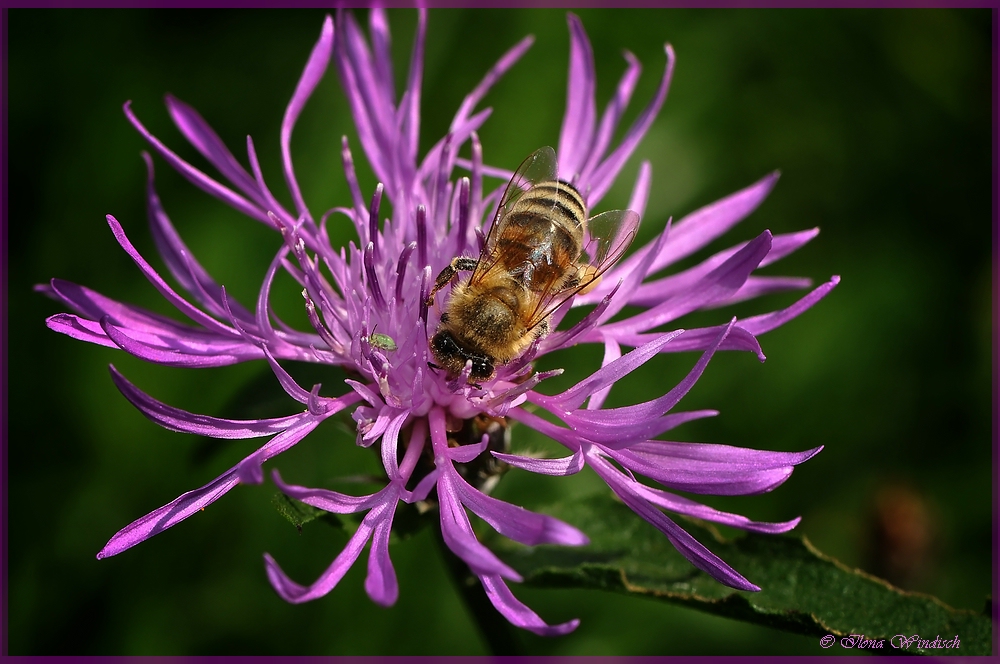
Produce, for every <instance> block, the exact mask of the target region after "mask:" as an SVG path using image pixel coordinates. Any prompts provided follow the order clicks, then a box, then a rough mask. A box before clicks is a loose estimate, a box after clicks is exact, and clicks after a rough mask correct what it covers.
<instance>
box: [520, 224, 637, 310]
mask: <svg viewBox="0 0 1000 664" xmlns="http://www.w3.org/2000/svg"><path fill="white" fill-rule="evenodd" d="M638 228H639V215H638V214H637V213H636V212H633V211H632V210H609V211H608V212H602V213H601V214H599V215H596V216H594V217H591V218H590V219H588V220H587V232H586V234H585V235H584V249H583V254H582V255H581V256H580V263H579V264H580V265H581V266H584V269H581V270H580V273H579V279H580V281H579V282H578V283H576V284H574V285H573V287H572V288H568V289H566V290H556V288H557V286H558V284H557V283H556V281H555V280H554V281H553V282H552V283H550V284H547V285H546V288H545V289H544V291H543V292H542V294H541V296H540V297H539V299H538V303H537V305H536V306H535V310H534V311H533V312H532V314H531V318H530V322H529V323H528V329H529V330H530V329H532V328H534V327H535V326H537V325H538V324H539V323H541V322H542V321H543V320H545V319H546V318H548V317H549V315H550V314H551V313H552V312H553V311H555V310H556V309H558V308H559V307H561V306H562V305H563V303H564V302H566V300H568V299H569V298H571V297H573V296H574V295H576V294H577V293H579V292H580V291H582V290H584V289H585V288H587V286H590V285H591V284H593V283H594V282H595V281H597V280H598V279H600V278H601V275H603V274H604V273H605V272H607V271H608V268H610V267H611V266H612V265H614V264H615V263H616V262H617V261H618V259H619V258H621V257H622V255H623V254H624V253H625V251H626V250H627V249H628V247H629V245H630V244H632V240H633V239H634V238H635V234H636V231H637V230H638Z"/></svg>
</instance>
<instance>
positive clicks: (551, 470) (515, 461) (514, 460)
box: [492, 450, 584, 476]
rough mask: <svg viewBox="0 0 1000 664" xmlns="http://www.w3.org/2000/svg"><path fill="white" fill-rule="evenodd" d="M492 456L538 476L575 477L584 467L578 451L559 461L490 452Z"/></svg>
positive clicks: (580, 452) (580, 453) (581, 453)
mask: <svg viewBox="0 0 1000 664" xmlns="http://www.w3.org/2000/svg"><path fill="white" fill-rule="evenodd" d="M492 454H493V456H495V457H496V458H498V459H500V460H501V461H503V462H505V463H507V464H510V465H511V466H514V467H515V468H521V469H523V470H527V471H528V472H531V473H538V474H539V475H558V476H565V475H575V474H576V473H578V472H580V471H581V470H582V469H583V466H584V462H583V452H582V451H580V450H577V451H576V452H574V453H573V454H572V455H570V456H568V457H562V458H561V459H535V458H533V457H526V456H518V455H516V454H503V453H502V452H492Z"/></svg>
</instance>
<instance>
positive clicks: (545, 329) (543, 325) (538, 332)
mask: <svg viewBox="0 0 1000 664" xmlns="http://www.w3.org/2000/svg"><path fill="white" fill-rule="evenodd" d="M548 333H549V321H548V319H545V320H543V321H542V322H540V323H539V324H538V325H536V326H535V339H541V338H542V337H544V336H545V335H546V334H548Z"/></svg>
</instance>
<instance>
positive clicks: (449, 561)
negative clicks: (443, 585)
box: [433, 528, 524, 655]
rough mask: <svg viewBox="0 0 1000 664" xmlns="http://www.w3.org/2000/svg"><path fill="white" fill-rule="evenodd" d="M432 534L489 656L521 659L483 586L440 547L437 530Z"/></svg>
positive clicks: (511, 631)
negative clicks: (516, 656) (507, 656)
mask: <svg viewBox="0 0 1000 664" xmlns="http://www.w3.org/2000/svg"><path fill="white" fill-rule="evenodd" d="M433 530H434V534H435V539H436V540H437V543H438V548H439V549H440V550H441V555H442V557H443V558H444V563H445V568H446V569H447V570H448V575H449V576H450V577H451V580H452V582H453V583H454V584H455V588H456V589H457V590H458V593H459V595H461V596H462V601H463V602H464V603H465V607H466V608H467V609H468V611H469V615H470V616H472V620H473V622H475V623H476V625H477V626H478V627H479V632H480V634H482V636H483V639H485V640H486V645H487V648H489V650H490V653H491V654H493V655H523V654H524V652H523V651H522V648H521V644H520V642H519V641H518V640H517V637H516V635H515V633H514V627H513V626H512V625H511V624H510V623H509V622H507V619H506V618H504V617H503V616H502V615H501V614H500V612H498V611H497V610H496V608H495V607H494V606H493V603H492V602H490V599H489V597H487V596H486V591H485V590H483V584H482V583H480V582H479V579H478V578H476V575H475V574H473V573H472V572H471V570H469V566H468V565H466V564H465V561H463V560H462V559H461V558H459V557H458V556H456V555H455V554H454V552H452V550H451V549H449V548H448V546H447V545H446V544H445V543H444V539H443V538H442V536H441V530H440V529H438V528H435V529H433Z"/></svg>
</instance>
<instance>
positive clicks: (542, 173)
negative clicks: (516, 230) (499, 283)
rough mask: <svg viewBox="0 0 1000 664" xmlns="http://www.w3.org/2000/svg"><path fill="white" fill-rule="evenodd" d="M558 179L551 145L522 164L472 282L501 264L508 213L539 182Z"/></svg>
mask: <svg viewBox="0 0 1000 664" xmlns="http://www.w3.org/2000/svg"><path fill="white" fill-rule="evenodd" d="M555 177H556V151H555V150H553V149H552V148H550V147H549V146H545V147H542V148H538V149H537V150H535V151H534V152H532V153H531V154H530V155H528V158H527V159H525V160H524V161H523V162H521V165H520V166H518V168H517V170H516V171H514V176H513V177H512V178H511V179H510V182H508V183H507V188H506V189H505V190H504V192H503V197H502V198H501V199H500V204H499V206H498V207H497V213H496V216H495V217H494V218H493V223H492V224H491V225H490V230H489V234H488V235H487V236H486V243H485V245H483V251H482V255H481V256H480V257H479V264H478V265H477V266H476V269H475V271H473V273H472V277H470V280H469V281H470V283H475V282H476V281H478V280H480V279H482V278H483V276H485V275H486V274H487V273H488V272H489V271H490V270H492V269H493V268H494V267H495V266H496V265H497V260H498V258H499V257H498V256H497V255H496V251H495V248H496V241H497V238H498V237H499V236H500V234H501V230H500V229H502V227H503V226H504V225H505V219H506V217H507V213H508V212H510V210H511V208H513V207H514V204H515V203H516V202H517V201H518V199H520V198H521V196H523V195H524V193H525V192H526V191H528V190H529V189H531V186H532V185H533V184H535V183H536V182H545V181H547V180H554V179H555Z"/></svg>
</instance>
